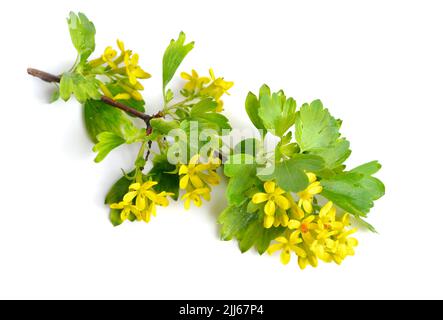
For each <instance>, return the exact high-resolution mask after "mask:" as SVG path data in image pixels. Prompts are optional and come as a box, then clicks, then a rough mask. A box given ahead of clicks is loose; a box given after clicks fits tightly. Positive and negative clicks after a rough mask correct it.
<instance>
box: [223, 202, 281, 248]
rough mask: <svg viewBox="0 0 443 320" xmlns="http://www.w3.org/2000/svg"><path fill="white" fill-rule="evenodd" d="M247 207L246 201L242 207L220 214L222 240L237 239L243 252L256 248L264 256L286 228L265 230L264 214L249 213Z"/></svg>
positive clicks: (227, 209) (231, 208)
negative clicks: (271, 243)
mask: <svg viewBox="0 0 443 320" xmlns="http://www.w3.org/2000/svg"><path fill="white" fill-rule="evenodd" d="M247 206H248V201H244V202H243V203H242V204H241V205H240V206H233V205H232V206H229V207H227V208H226V209H225V210H224V211H223V212H222V213H221V214H220V216H219V218H218V223H219V224H221V228H220V236H221V239H222V240H231V239H233V238H237V240H238V243H239V247H240V250H241V252H246V251H248V250H249V249H250V248H251V247H253V246H255V248H256V249H257V251H258V252H259V253H260V254H263V253H264V252H266V249H267V248H268V247H269V244H270V242H271V241H272V240H273V239H275V238H276V237H278V236H279V235H281V234H282V233H283V231H284V228H280V227H279V228H270V229H266V228H264V227H263V213H262V212H261V213H260V212H259V213H256V212H254V213H248V212H247Z"/></svg>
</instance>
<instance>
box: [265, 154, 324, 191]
mask: <svg viewBox="0 0 443 320" xmlns="http://www.w3.org/2000/svg"><path fill="white" fill-rule="evenodd" d="M323 167H324V161H323V159H322V158H320V157H319V156H315V155H308V154H296V155H294V157H293V158H291V159H287V160H283V161H281V162H278V163H277V164H275V168H274V172H273V173H272V174H269V175H261V174H259V178H260V179H262V180H271V179H275V180H276V182H277V184H278V185H279V186H280V187H281V188H283V189H284V190H286V191H292V192H299V191H302V190H304V189H306V187H307V186H308V184H309V180H308V177H307V176H306V173H305V171H314V172H315V171H318V170H321V169H322V168H323Z"/></svg>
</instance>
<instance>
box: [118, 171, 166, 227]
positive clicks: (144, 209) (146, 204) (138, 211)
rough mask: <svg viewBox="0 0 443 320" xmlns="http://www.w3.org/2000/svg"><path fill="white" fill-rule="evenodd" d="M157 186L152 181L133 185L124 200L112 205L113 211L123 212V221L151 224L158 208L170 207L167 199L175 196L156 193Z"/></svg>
mask: <svg viewBox="0 0 443 320" xmlns="http://www.w3.org/2000/svg"><path fill="white" fill-rule="evenodd" d="M156 184H158V182H157V181H150V180H149V181H146V182H143V183H140V182H135V183H132V184H131V185H130V186H129V190H128V192H127V193H126V194H125V195H124V196H123V200H122V201H120V202H118V203H113V204H111V209H118V210H121V213H120V218H121V220H122V221H125V220H126V219H131V218H132V220H137V221H142V220H143V221H145V222H146V223H147V222H149V221H150V220H151V216H155V215H156V206H157V205H160V206H162V207H166V206H168V205H169V201H168V199H167V197H168V196H172V195H173V193H171V192H165V191H162V192H160V193H157V192H155V191H154V190H153V189H152V187H154V186H155V185H156Z"/></svg>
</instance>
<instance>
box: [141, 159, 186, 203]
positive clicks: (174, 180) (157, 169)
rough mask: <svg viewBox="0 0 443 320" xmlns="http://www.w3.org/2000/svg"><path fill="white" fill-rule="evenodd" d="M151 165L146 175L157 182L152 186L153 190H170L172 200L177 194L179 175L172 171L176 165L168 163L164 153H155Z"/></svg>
mask: <svg viewBox="0 0 443 320" xmlns="http://www.w3.org/2000/svg"><path fill="white" fill-rule="evenodd" d="M152 162H153V167H152V169H151V170H150V171H149V173H148V177H151V178H152V180H154V181H157V182H158V184H157V185H155V186H154V190H155V191H157V192H162V191H166V192H172V193H174V196H172V198H173V199H174V200H177V199H178V196H179V175H178V174H176V173H170V172H173V171H174V170H175V169H176V166H175V165H173V164H170V163H169V161H168V159H167V157H166V155H157V156H155V157H154V159H153V161H152Z"/></svg>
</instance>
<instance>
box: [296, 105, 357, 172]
mask: <svg viewBox="0 0 443 320" xmlns="http://www.w3.org/2000/svg"><path fill="white" fill-rule="evenodd" d="M340 126H341V121H339V120H336V119H335V118H333V117H332V116H331V115H330V114H329V111H328V109H325V108H324V107H323V104H322V103H321V101H320V100H315V101H313V102H312V103H311V104H307V103H305V104H303V106H302V107H301V108H300V110H299V111H298V112H297V114H296V119H295V138H296V140H297V142H298V144H299V146H300V149H301V152H308V153H312V154H316V155H318V156H321V157H322V158H323V159H324V160H325V162H326V168H328V169H331V170H333V169H335V168H337V167H338V166H339V165H340V164H342V163H343V162H344V161H345V160H346V159H347V158H348V157H349V155H350V154H351V151H350V150H349V142H348V141H347V140H346V139H344V138H340V132H339V129H340Z"/></svg>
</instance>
